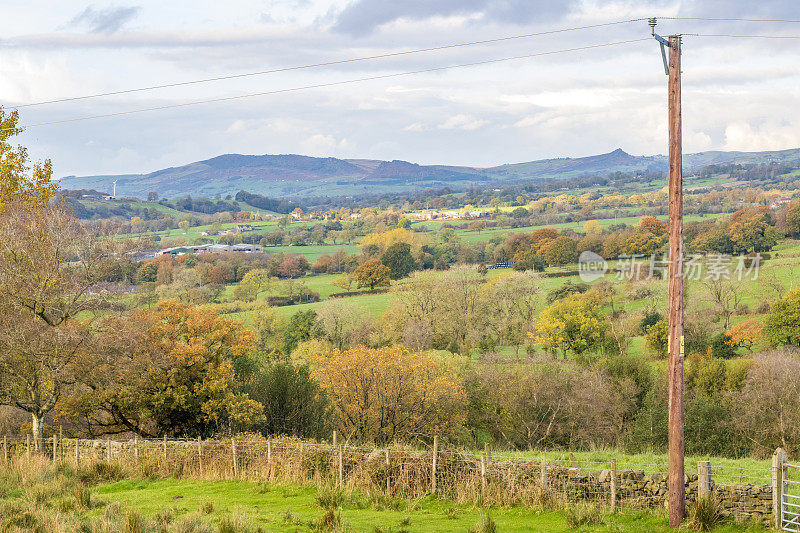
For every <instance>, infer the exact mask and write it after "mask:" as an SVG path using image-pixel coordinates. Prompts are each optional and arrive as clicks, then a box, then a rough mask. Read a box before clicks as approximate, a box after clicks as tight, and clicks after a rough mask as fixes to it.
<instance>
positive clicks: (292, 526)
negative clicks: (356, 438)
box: [93, 480, 761, 533]
mask: <svg viewBox="0 0 800 533" xmlns="http://www.w3.org/2000/svg"><path fill="white" fill-rule="evenodd" d="M93 492H94V494H95V495H96V497H97V498H99V499H101V500H105V501H109V502H120V503H122V505H123V509H133V510H136V511H138V512H140V513H142V514H143V515H144V516H145V517H147V518H152V517H155V516H158V515H160V516H165V515H168V514H171V515H173V516H174V517H175V518H174V520H176V521H177V520H179V517H181V516H183V515H188V514H196V515H199V516H204V517H205V518H206V519H207V520H208V521H209V522H211V523H220V521H224V522H225V523H226V524H230V523H231V522H233V523H236V524H238V525H239V527H240V529H236V530H235V531H249V530H251V529H248V528H252V529H255V528H256V527H259V526H260V527H262V528H265V529H266V530H267V531H275V532H296V531H314V530H316V529H315V526H316V525H317V523H318V522H319V521H320V518H321V517H322V515H323V514H324V513H325V511H324V509H323V508H322V507H321V506H320V504H319V503H318V501H317V497H318V495H319V491H318V490H317V489H315V488H312V487H306V486H298V485H275V484H260V483H252V482H245V481H185V480H162V481H145V480H126V481H120V482H117V483H112V484H106V485H101V486H98V487H96V488H95V489H94V491H93ZM209 503H210V504H211V507H209ZM211 508H213V511H211V512H209V510H210V509H211ZM203 512H205V513H206V514H205V515H203V514H202V513H203ZM487 512H488V515H489V516H490V517H491V519H492V520H493V521H494V522H495V523H496V527H497V531H501V532H523V531H548V532H554V533H556V532H562V531H563V532H566V531H574V530H575V528H574V527H571V525H570V523H568V519H567V514H568V513H569V511H567V512H565V511H549V510H542V509H531V508H524V507H511V508H492V509H488V510H483V509H481V508H479V507H476V506H464V505H456V504H452V503H449V502H447V501H443V500H439V499H437V498H436V497H434V496H426V497H424V498H421V499H418V500H410V501H408V500H405V501H404V500H395V499H389V500H386V499H383V498H379V497H377V496H370V495H367V494H360V493H358V492H349V493H347V492H346V493H345V495H344V498H343V501H342V502H341V505H340V507H339V513H340V516H341V522H342V525H343V527H342V529H341V530H342V531H352V532H371V533H373V532H379V531H385V532H388V531H394V532H399V531H408V532H420V533H421V532H428V531H436V532H442V533H446V532H454V533H455V532H459V533H463V532H466V531H469V530H470V529H471V528H473V527H475V526H476V524H478V523H479V522H480V521H481V519H482V516H483V515H484V514H485V513H487ZM95 514H98V515H99V514H100V511H99V510H98V511H96V512H95ZM593 516H594V518H593V520H589V521H588V522H589V523H588V524H586V525H583V526H582V527H581V528H580V530H581V531H597V532H604V531H609V532H610V531H615V532H627V531H630V532H633V531H637V532H638V531H670V529H669V528H668V525H667V521H666V518H665V516H664V514H663V512H661V513H656V514H653V513H651V512H645V511H633V510H622V511H619V512H617V513H615V514H605V515H599V514H596V515H593ZM572 520H574V518H572ZM592 522H594V523H592ZM572 523H573V525H574V524H575V522H574V521H573V522H572ZM760 530H761V529H760V528H757V527H755V526H751V527H745V526H735V525H732V524H731V525H726V526H723V527H721V528H718V529H717V530H716V531H719V532H738V531H760Z"/></svg>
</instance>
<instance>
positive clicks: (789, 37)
mask: <svg viewBox="0 0 800 533" xmlns="http://www.w3.org/2000/svg"><path fill="white" fill-rule="evenodd" d="M682 35H684V36H686V35H688V36H691V37H731V38H733V39H800V35H734V34H730V33H684V34H682Z"/></svg>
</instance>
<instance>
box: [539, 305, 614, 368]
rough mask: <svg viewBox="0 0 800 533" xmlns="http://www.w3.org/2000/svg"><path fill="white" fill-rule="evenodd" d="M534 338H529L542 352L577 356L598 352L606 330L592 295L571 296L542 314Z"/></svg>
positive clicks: (600, 311)
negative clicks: (588, 352)
mask: <svg viewBox="0 0 800 533" xmlns="http://www.w3.org/2000/svg"><path fill="white" fill-rule="evenodd" d="M537 329H538V334H533V335H532V336H533V337H534V338H535V339H536V340H538V342H540V343H541V344H542V345H543V346H544V347H545V349H547V350H551V351H553V352H556V351H557V350H561V351H562V352H563V354H564V357H565V358H566V356H567V353H568V352H573V353H574V354H576V355H581V354H582V353H584V352H586V351H591V350H594V349H596V348H598V347H599V346H600V345H601V343H602V342H603V339H604V338H605V334H606V331H607V330H608V318H607V317H606V315H605V313H603V310H602V308H601V307H600V305H599V302H598V300H597V297H596V295H594V294H592V293H585V294H573V295H572V296H568V297H567V298H564V299H563V300H558V301H556V302H555V303H553V305H551V306H550V307H548V308H547V309H545V310H544V311H542V313H541V314H540V315H539V324H538V326H537Z"/></svg>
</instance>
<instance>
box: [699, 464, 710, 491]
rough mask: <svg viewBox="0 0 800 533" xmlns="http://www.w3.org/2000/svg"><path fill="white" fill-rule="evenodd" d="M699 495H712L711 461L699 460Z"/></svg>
mask: <svg viewBox="0 0 800 533" xmlns="http://www.w3.org/2000/svg"><path fill="white" fill-rule="evenodd" d="M697 496H698V498H708V497H709V496H711V461H697Z"/></svg>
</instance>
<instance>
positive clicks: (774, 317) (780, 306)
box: [764, 289, 800, 346]
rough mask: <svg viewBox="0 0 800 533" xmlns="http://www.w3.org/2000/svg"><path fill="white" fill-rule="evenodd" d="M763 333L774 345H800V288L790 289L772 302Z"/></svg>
mask: <svg viewBox="0 0 800 533" xmlns="http://www.w3.org/2000/svg"><path fill="white" fill-rule="evenodd" d="M764 333H765V334H766V336H767V337H768V338H769V339H770V341H771V342H772V343H773V345H776V346H782V345H785V344H789V345H792V346H800V289H794V290H793V291H790V292H789V293H788V294H787V295H786V296H784V297H783V298H781V299H780V300H778V301H776V302H775V303H773V304H772V310H771V311H770V314H769V316H767V319H766V322H765V324H764Z"/></svg>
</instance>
